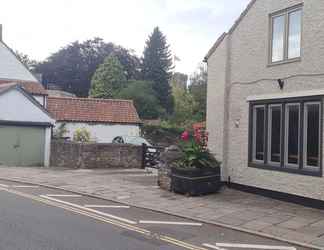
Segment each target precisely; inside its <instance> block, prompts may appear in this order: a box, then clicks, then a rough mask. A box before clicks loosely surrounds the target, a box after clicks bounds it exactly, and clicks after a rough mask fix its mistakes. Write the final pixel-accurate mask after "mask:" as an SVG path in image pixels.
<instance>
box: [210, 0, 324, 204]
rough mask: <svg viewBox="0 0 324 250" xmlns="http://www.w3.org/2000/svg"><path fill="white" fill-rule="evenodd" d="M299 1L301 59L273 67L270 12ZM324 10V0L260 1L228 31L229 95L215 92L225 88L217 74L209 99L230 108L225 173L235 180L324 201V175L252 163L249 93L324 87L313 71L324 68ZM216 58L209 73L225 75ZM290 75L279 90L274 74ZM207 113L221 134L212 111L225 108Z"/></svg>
mask: <svg viewBox="0 0 324 250" xmlns="http://www.w3.org/2000/svg"><path fill="white" fill-rule="evenodd" d="M300 3H303V4H304V6H303V23H302V30H303V31H302V45H301V61H298V62H293V63H286V64H282V65H276V66H269V65H268V56H269V55H268V46H269V44H268V41H269V14H271V13H273V12H276V11H279V10H282V9H285V8H288V7H292V6H294V5H297V4H300ZM323 11H324V1H319V0H308V1H305V2H304V1H301V0H280V1H273V0H258V1H256V2H255V4H254V5H253V6H252V8H251V9H250V10H249V11H248V13H247V14H246V16H245V17H244V18H243V19H242V20H241V22H240V23H239V24H238V26H237V27H236V28H235V29H234V30H233V32H232V33H230V34H229V35H228V36H229V37H230V45H229V46H230V51H229V54H228V55H227V58H228V60H229V64H228V67H227V68H226V72H229V77H228V78H227V84H228V85H229V89H228V96H226V95H224V96H225V99H224V101H223V97H219V95H220V94H216V92H217V91H216V90H217V88H221V87H215V86H214V85H216V84H219V83H218V82H217V80H218V79H214V78H209V79H208V80H209V82H208V85H209V89H208V91H214V93H209V94H208V103H209V105H210V106H213V105H215V104H216V102H217V101H216V99H217V98H219V100H218V102H220V103H222V102H223V104H224V105H225V110H227V111H228V120H225V121H224V123H223V124H226V127H225V130H227V133H228V138H226V141H225V142H224V143H223V144H222V146H221V147H222V148H223V149H224V148H225V149H227V150H226V152H224V155H225V157H226V162H227V165H226V166H225V167H226V169H225V172H226V174H227V175H228V176H230V177H231V181H232V182H235V183H238V184H243V185H248V186H254V187H258V188H264V189H270V190H274V191H280V192H285V193H290V194H295V195H301V196H305V197H310V198H314V199H320V200H324V179H323V178H319V177H311V176H304V175H299V174H291V173H283V172H277V171H272V170H262V169H255V168H250V167H248V127H249V103H248V102H247V98H248V97H249V96H252V95H255V96H258V95H264V94H273V95H274V96H276V95H278V96H280V94H282V93H292V92H296V91H298V92H299V93H302V92H303V91H307V90H316V89H321V90H323V89H324V85H323V82H324V77H323V76H321V75H317V76H314V75H313V76H311V75H312V74H323V73H324V70H323V69H322V68H323V67H322V65H323V63H324V47H323V41H324V22H323V21H322V19H323ZM219 49H220V47H218V48H217V49H216V51H215V52H214V54H216V55H217V54H218V53H220V52H219V51H218V50H219ZM213 57H214V55H213V56H212V57H210V58H209V59H208V73H209V74H212V75H217V74H218V75H222V74H224V72H223V71H222V68H219V64H220V62H216V61H215V60H214V58H213ZM220 70H221V71H220ZM286 77H290V78H289V79H287V80H285V86H284V89H283V90H280V89H279V87H278V83H277V81H276V80H275V79H282V78H286ZM261 79H273V80H261ZM209 109H210V110H211V109H212V108H209ZM322 112H323V111H322ZM207 114H208V116H209V118H208V119H207V121H208V120H209V122H208V131H209V133H210V137H211V138H217V136H218V137H219V135H218V134H219V131H220V129H219V127H217V125H216V122H214V123H211V122H210V120H211V119H213V118H212V115H215V116H217V117H220V116H221V115H222V109H221V108H217V110H215V112H214V114H213V113H210V112H208V113H207ZM322 117H323V116H322ZM219 126H221V125H219ZM214 140H215V139H213V140H212V141H211V144H212V145H211V148H212V150H213V152H215V149H214V148H213V147H215V146H217V147H219V143H216V142H215V141H214ZM224 145H225V146H224ZM219 150H220V149H218V151H219ZM216 151H217V150H216ZM322 154H323V152H322ZM216 155H217V154H216Z"/></svg>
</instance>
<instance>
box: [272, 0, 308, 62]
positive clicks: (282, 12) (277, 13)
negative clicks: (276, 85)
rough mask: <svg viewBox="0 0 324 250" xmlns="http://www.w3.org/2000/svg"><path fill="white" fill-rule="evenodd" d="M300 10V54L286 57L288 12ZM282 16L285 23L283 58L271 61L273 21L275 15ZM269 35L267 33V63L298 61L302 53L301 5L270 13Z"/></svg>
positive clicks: (287, 48)
mask: <svg viewBox="0 0 324 250" xmlns="http://www.w3.org/2000/svg"><path fill="white" fill-rule="evenodd" d="M296 11H301V24H300V25H301V34H300V56H298V57H294V58H288V54H289V53H288V50H289V26H290V25H289V21H290V20H289V15H290V13H293V12H296ZM280 16H284V17H285V23H284V26H285V27H284V45H283V50H284V51H283V59H282V60H280V61H272V57H273V23H274V19H275V18H276V17H280ZM269 26H270V35H269V39H270V41H269V59H268V60H269V65H276V64H281V63H285V62H294V61H298V60H300V58H301V53H302V33H303V5H299V6H294V7H292V8H288V9H285V10H282V11H279V12H276V13H274V14H270V24H269Z"/></svg>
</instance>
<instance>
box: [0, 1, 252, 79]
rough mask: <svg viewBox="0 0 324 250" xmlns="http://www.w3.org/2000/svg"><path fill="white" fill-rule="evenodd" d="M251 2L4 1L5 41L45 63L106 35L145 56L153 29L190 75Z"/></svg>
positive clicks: (1, 14)
mask: <svg viewBox="0 0 324 250" xmlns="http://www.w3.org/2000/svg"><path fill="white" fill-rule="evenodd" d="M248 2H249V0H28V1H24V0H1V11H0V23H2V24H3V29H4V31H3V40H4V41H5V42H6V43H7V44H8V45H9V46H10V47H11V48H13V49H14V50H19V51H21V52H23V53H25V54H28V55H29V56H30V57H31V58H33V59H37V60H43V59H45V58H46V57H48V56H49V55H50V54H51V53H53V52H55V51H57V50H58V49H59V48H60V47H62V46H65V45H66V44H68V43H70V42H72V41H75V40H79V41H83V40H86V39H90V38H93V37H95V36H97V37H102V38H103V39H104V40H105V41H107V42H113V43H116V44H119V45H122V46H124V47H126V48H129V49H134V50H135V52H136V54H138V55H141V54H142V52H143V48H144V42H145V40H146V39H147V36H148V35H149V34H150V33H151V32H152V30H153V28H154V27H155V26H159V27H160V28H161V30H162V32H163V33H164V34H165V35H166V36H167V39H168V42H169V43H170V45H171V49H172V52H173V53H174V54H175V55H177V57H179V58H180V59H181V61H180V62H177V65H176V70H177V71H180V72H184V73H188V74H190V73H191V72H193V71H194V70H195V68H196V66H197V65H198V63H199V62H201V61H202V59H203V57H204V55H205V54H206V53H207V51H208V50H209V48H210V47H211V46H212V44H213V43H214V42H215V40H216V39H217V37H218V36H219V35H220V34H221V33H222V32H224V31H227V30H228V29H229V27H230V26H231V25H232V24H233V22H234V20H235V19H236V18H237V17H238V16H239V14H240V13H241V11H242V10H243V9H244V8H245V7H246V5H247V4H248Z"/></svg>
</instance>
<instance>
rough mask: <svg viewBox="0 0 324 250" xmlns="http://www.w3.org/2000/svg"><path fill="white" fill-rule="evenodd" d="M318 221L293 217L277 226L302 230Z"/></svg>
mask: <svg viewBox="0 0 324 250" xmlns="http://www.w3.org/2000/svg"><path fill="white" fill-rule="evenodd" d="M316 221H318V220H317V219H310V218H303V217H293V218H292V219H290V220H287V221H285V222H283V223H280V224H277V226H278V227H283V228H288V229H295V230H297V229H300V228H303V227H305V226H307V225H310V224H312V223H314V222H316Z"/></svg>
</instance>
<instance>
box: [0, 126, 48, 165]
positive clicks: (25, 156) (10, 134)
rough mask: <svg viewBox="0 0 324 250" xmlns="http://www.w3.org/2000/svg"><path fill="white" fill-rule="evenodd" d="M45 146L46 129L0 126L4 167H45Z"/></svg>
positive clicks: (1, 161) (0, 149)
mask: <svg viewBox="0 0 324 250" xmlns="http://www.w3.org/2000/svg"><path fill="white" fill-rule="evenodd" d="M44 145H45V128H41V127H22V126H1V125H0V164H2V165H7V166H43V165H44Z"/></svg>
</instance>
